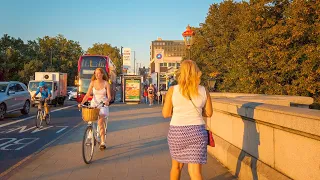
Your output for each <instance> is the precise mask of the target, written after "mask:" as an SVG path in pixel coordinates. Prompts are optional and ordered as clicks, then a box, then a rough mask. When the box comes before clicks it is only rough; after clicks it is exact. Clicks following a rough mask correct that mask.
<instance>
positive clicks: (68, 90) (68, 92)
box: [67, 86, 77, 96]
mask: <svg viewBox="0 0 320 180" xmlns="http://www.w3.org/2000/svg"><path fill="white" fill-rule="evenodd" d="M75 88H77V87H75V86H68V87H67V94H68V96H69V94H70V92H71V91H72V90H73V89H75Z"/></svg>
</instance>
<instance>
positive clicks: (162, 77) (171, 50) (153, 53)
mask: <svg viewBox="0 0 320 180" xmlns="http://www.w3.org/2000/svg"><path fill="white" fill-rule="evenodd" d="M157 52H161V56H160V57H161V58H160V57H157V55H158V53H157ZM185 53H186V47H185V45H184V41H183V40H162V39H161V38H158V39H157V40H155V41H152V42H151V45H150V75H151V77H152V78H153V79H152V83H153V84H156V86H157V87H161V88H162V89H167V83H168V78H169V77H168V76H169V75H170V73H171V72H173V71H174V70H175V69H178V68H179V67H180V63H181V60H182V57H183V56H185ZM159 59H160V60H159ZM155 77H156V78H155Z"/></svg>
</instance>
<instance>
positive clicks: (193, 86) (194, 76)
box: [178, 60, 202, 99]
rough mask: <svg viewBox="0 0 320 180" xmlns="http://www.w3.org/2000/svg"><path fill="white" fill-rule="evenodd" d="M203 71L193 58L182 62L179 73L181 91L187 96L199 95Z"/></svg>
mask: <svg viewBox="0 0 320 180" xmlns="http://www.w3.org/2000/svg"><path fill="white" fill-rule="evenodd" d="M201 74H202V73H201V71H200V69H199V68H198V66H197V64H196V63H195V62H194V61H192V60H185V61H183V62H182V63H181V66H180V68H179V75H178V84H179V90H180V93H181V94H182V95H183V96H184V97H186V98H188V99H189V98H191V97H196V96H198V95H199V92H198V86H199V84H200V77H201Z"/></svg>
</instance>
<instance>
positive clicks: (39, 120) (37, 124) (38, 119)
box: [35, 111, 42, 128]
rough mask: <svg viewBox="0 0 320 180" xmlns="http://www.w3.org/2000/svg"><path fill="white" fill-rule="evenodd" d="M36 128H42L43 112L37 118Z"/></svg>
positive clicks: (39, 112)
mask: <svg viewBox="0 0 320 180" xmlns="http://www.w3.org/2000/svg"><path fill="white" fill-rule="evenodd" d="M35 123H36V127H37V128H40V127H41V123H42V114H41V111H38V113H37V116H36V118H35Z"/></svg>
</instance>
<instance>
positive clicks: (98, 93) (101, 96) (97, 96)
mask: <svg viewBox="0 0 320 180" xmlns="http://www.w3.org/2000/svg"><path fill="white" fill-rule="evenodd" d="M92 92H93V97H92V100H91V106H92V107H96V106H97V105H99V104H100V102H101V101H103V102H104V101H105V100H106V99H107V95H106V93H107V90H106V88H105V84H104V86H103V88H102V89H99V90H97V89H96V88H94V86H93V90H92Z"/></svg>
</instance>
